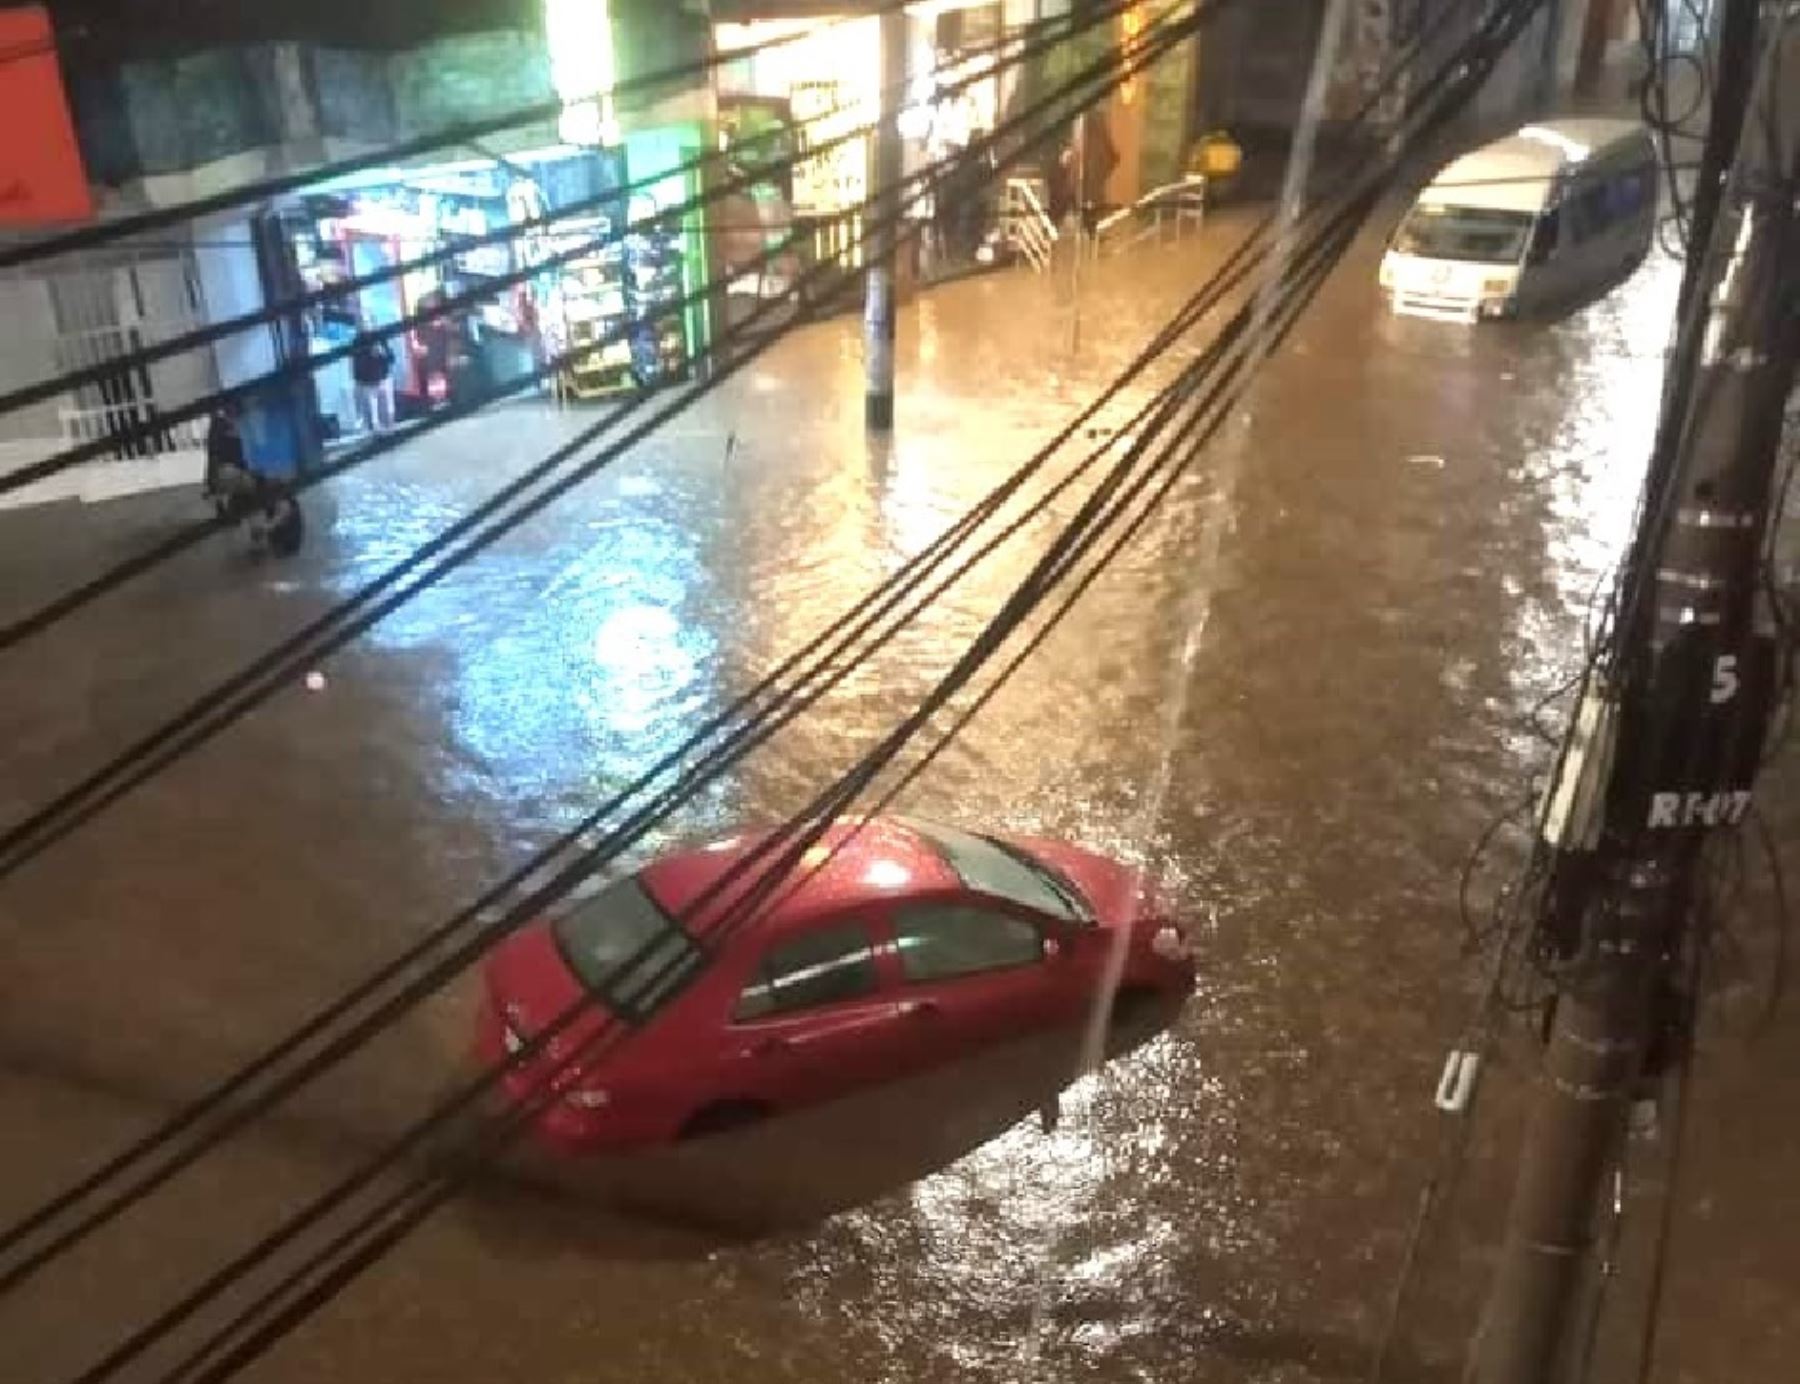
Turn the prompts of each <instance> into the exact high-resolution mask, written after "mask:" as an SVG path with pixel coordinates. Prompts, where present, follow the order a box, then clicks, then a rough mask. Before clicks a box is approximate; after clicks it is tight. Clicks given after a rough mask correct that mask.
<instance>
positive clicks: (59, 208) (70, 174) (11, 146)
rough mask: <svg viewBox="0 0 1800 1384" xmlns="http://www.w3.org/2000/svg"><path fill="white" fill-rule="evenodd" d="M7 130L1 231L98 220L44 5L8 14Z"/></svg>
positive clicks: (2, 23) (1, 157)
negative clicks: (70, 115)
mask: <svg viewBox="0 0 1800 1384" xmlns="http://www.w3.org/2000/svg"><path fill="white" fill-rule="evenodd" d="M0 128H4V129H5V131H6V136H5V138H4V139H0V226H42V225H45V224H49V223H56V222H67V221H85V220H87V219H89V218H90V217H92V216H93V214H94V195H93V192H92V190H91V189H90V188H89V187H88V180H87V169H86V168H85V167H83V165H82V162H81V146H80V145H78V144H77V143H76V142H75V124H74V121H73V120H71V119H70V117H69V101H68V97H67V96H66V95H65V94H64V92H63V84H62V70H61V69H60V68H59V67H58V66H57V63H56V39H55V36H54V35H53V34H52V33H51V30H50V16H49V14H48V12H47V11H45V10H44V8H43V7H42V6H41V5H31V6H28V7H26V8H24V9H16V10H0Z"/></svg>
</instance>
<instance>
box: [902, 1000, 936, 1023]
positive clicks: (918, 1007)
mask: <svg viewBox="0 0 1800 1384" xmlns="http://www.w3.org/2000/svg"><path fill="white" fill-rule="evenodd" d="M943 1012H944V1007H943V1006H942V1005H941V1004H939V1003H938V1002H937V1001H936V1000H906V1001H904V1002H903V1003H902V1004H901V1006H900V1014H901V1017H902V1018H907V1019H935V1018H936V1017H937V1016H938V1015H940V1014H942V1013H943Z"/></svg>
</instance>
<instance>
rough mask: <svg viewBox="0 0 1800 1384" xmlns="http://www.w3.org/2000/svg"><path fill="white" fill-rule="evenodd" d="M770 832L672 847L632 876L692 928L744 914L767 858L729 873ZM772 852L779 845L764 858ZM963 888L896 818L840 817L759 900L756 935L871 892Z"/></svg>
mask: <svg viewBox="0 0 1800 1384" xmlns="http://www.w3.org/2000/svg"><path fill="white" fill-rule="evenodd" d="M770 834H771V833H770V832H768V831H747V832H740V833H738V834H737V835H734V836H728V837H724V838H723V839H721V840H717V841H710V842H707V843H706V844H705V845H701V846H696V847H693V848H691V849H689V850H683V851H677V852H674V853H673V854H670V855H666V856H664V857H662V858H661V859H659V860H656V861H654V862H652V863H651V864H650V865H647V866H645V867H644V869H642V870H640V871H639V872H638V880H639V882H640V883H641V884H642V885H643V886H644V888H645V889H647V890H648V891H649V893H650V896H651V897H652V898H653V899H655V900H656V902H657V903H658V904H660V905H661V906H662V907H663V908H664V909H666V910H667V911H668V912H669V913H671V914H673V915H675V916H676V917H678V918H681V920H682V921H683V923H684V924H685V925H686V926H687V927H688V928H689V930H690V931H694V930H699V931H703V932H704V931H710V930H711V929H712V928H713V927H715V926H718V925H720V924H722V923H726V922H727V921H728V920H731V919H733V918H734V916H735V918H736V919H741V918H742V917H743V915H742V913H741V911H740V909H741V906H742V904H743V903H744V902H745V901H746V900H747V899H748V897H749V895H750V891H751V890H753V889H755V888H756V882H757V880H758V878H759V877H760V875H761V871H762V869H763V868H764V865H765V863H766V862H764V861H758V862H757V864H756V866H754V867H749V868H744V869H742V871H741V873H739V874H738V875H736V876H735V877H734V876H732V873H731V872H732V871H733V868H734V867H740V866H743V863H744V862H745V861H746V860H747V859H748V858H749V857H750V856H751V855H752V853H753V852H754V851H755V850H756V848H757V846H758V845H760V844H762V843H763V842H765V841H767V840H768V838H769V836H770ZM777 855H779V851H777V852H774V853H773V854H772V855H771V856H770V857H768V859H773V858H775V856H777ZM962 887H963V884H962V881H961V880H960V879H959V878H958V877H957V875H956V872H955V871H954V870H952V869H951V868H950V866H949V864H948V863H947V862H946V861H945V860H944V859H943V857H942V856H940V855H939V854H938V853H937V851H936V850H934V849H933V848H932V847H931V846H930V845H929V844H927V843H926V842H925V840H924V839H923V838H921V837H920V836H919V835H918V834H917V833H915V832H913V831H911V830H909V829H908V828H907V827H906V826H905V825H904V824H902V823H901V822H899V821H898V820H896V819H894V818H892V817H874V818H867V819H864V818H854V817H847V818H841V819H839V820H838V821H836V822H833V823H832V824H831V826H829V827H828V828H826V830H825V832H824V834H823V835H822V836H821V837H820V838H819V840H818V842H817V843H815V844H814V845H813V846H812V847H810V848H809V849H808V851H807V853H806V855H805V856H804V857H803V858H802V861H801V864H800V866H799V868H798V869H796V870H795V871H793V872H792V874H791V875H790V877H789V878H788V879H787V880H784V881H783V882H781V883H780V884H778V885H776V886H775V887H774V889H773V891H772V893H770V894H768V895H767V896H765V898H764V899H763V900H762V901H761V902H760V904H759V906H758V907H757V909H756V915H755V922H754V924H753V926H754V928H755V931H756V933H757V934H758V935H759V936H763V937H767V936H771V935H776V934H784V933H787V932H790V931H794V930H797V929H801V928H804V927H807V926H809V925H810V924H812V923H814V922H816V921H818V920H819V919H820V918H822V917H825V916H829V915H835V914H837V913H841V912H843V911H844V910H846V909H850V908H855V907H858V906H860V905H863V904H866V903H869V902H871V901H873V900H876V899H882V898H887V899H894V898H905V897H912V896H917V895H920V894H929V893H937V892H941V891H943V890H948V889H960V888H962ZM690 914H691V916H689V915H690Z"/></svg>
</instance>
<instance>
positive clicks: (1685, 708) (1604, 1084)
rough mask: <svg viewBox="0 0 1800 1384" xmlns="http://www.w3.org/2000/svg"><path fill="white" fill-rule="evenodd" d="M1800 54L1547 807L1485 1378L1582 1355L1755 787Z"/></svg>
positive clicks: (1787, 65) (1776, 103) (1475, 1358)
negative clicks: (1631, 1173) (1517, 1112)
mask: <svg viewBox="0 0 1800 1384" xmlns="http://www.w3.org/2000/svg"><path fill="white" fill-rule="evenodd" d="M1772 22H1779V21H1772ZM1793 27H1796V28H1800V26H1793ZM1784 48H1785V50H1786V51H1785V53H1783V52H1782V51H1781V50H1782V49H1784ZM1796 71H1800V37H1794V38H1790V37H1787V36H1786V35H1777V36H1776V37H1775V38H1774V39H1772V40H1770V42H1769V44H1768V52H1767V54H1765V56H1764V59H1763V62H1762V72H1761V76H1760V79H1759V80H1758V82H1757V85H1756V89H1755V93H1754V95H1753V96H1752V99H1751V118H1750V119H1748V120H1747V121H1745V122H1744V124H1743V134H1742V137H1741V139H1740V141H1739V145H1738V149H1737V153H1736V157H1735V159H1734V160H1733V161H1732V174H1731V180H1730V183H1729V184H1728V186H1727V189H1726V192H1725V195H1724V198H1723V199H1722V201H1721V202H1720V204H1719V208H1718V212H1717V222H1716V226H1715V229H1714V231H1713V235H1712V239H1711V245H1710V247H1707V246H1702V245H1694V246H1692V247H1690V250H1689V253H1690V255H1703V254H1704V255H1706V256H1707V264H1708V266H1709V272H1707V273H1705V274H1704V275H1703V276H1702V278H1701V281H1700V282H1701V288H1700V290H1699V291H1700V293H1702V294H1704V297H1702V298H1701V299H1700V300H1699V305H1700V307H1701V308H1702V309H1703V311H1701V312H1700V313H1699V315H1698V316H1697V317H1696V318H1694V319H1691V320H1690V322H1689V323H1688V324H1687V330H1686V331H1684V333H1683V335H1684V337H1685V338H1686V349H1683V348H1681V347H1678V349H1677V351H1676V353H1675V357H1674V362H1675V367H1676V368H1682V367H1684V366H1685V367H1690V368H1691V369H1692V370H1693V372H1694V374H1695V378H1694V379H1693V380H1692V381H1691V387H1689V388H1685V389H1683V388H1681V387H1680V382H1677V386H1676V387H1674V388H1671V389H1670V390H1669V391H1667V394H1666V401H1665V407H1666V408H1668V409H1669V410H1671V411H1672V414H1671V416H1670V417H1668V418H1666V419H1665V420H1664V427H1663V429H1662V433H1663V437H1664V438H1665V439H1667V446H1668V448H1669V450H1668V454H1667V461H1666V466H1661V467H1660V469H1659V464H1653V467H1652V472H1651V477H1650V482H1649V485H1648V487H1647V491H1646V494H1647V502H1646V505H1645V510H1644V516H1643V518H1642V520H1641V521H1640V527H1639V531H1638V534H1637V536H1636V538H1635V539H1634V542H1633V547H1632V553H1631V557H1630V560H1629V562H1628V565H1627V569H1626V573H1625V578H1624V581H1623V582H1622V584H1621V590H1620V599H1619V606H1618V610H1617V613H1616V617H1615V625H1614V642H1613V643H1612V644H1611V645H1610V646H1609V648H1608V651H1607V654H1606V656H1605V657H1604V659H1603V660H1602V663H1601V666H1600V667H1599V669H1598V670H1597V671H1596V673H1595V674H1594V676H1593V677H1592V678H1591V679H1590V686H1589V687H1588V689H1587V691H1586V693H1585V695H1584V698H1583V702H1582V705H1581V707H1580V708H1579V710H1578V712H1577V716H1576V723H1575V728H1574V732H1573V734H1572V735H1571V737H1570V739H1569V741H1568V742H1567V744H1566V745H1565V748H1564V753H1563V760H1562V763H1561V764H1560V765H1559V766H1558V775H1557V781H1556V784H1555V786H1554V788H1553V791H1552V794H1551V797H1550V800H1549V802H1548V803H1547V806H1546V810H1545V813H1544V817H1543V822H1542V829H1543V832H1544V836H1545V839H1546V840H1547V842H1549V843H1550V844H1551V846H1552V847H1553V848H1554V852H1553V863H1552V874H1551V883H1550V890H1549V894H1548V901H1547V904H1546V911H1545V913H1544V915H1543V916H1542V917H1541V918H1540V920H1539V923H1540V929H1541V930H1540V935H1539V943H1540V946H1541V947H1544V948H1546V949H1547V951H1548V954H1549V955H1550V956H1551V957H1552V958H1553V959H1554V974H1555V975H1556V976H1557V978H1558V980H1559V990H1558V994H1557V998H1556V1005H1555V1010H1554V1014H1553V1018H1552V1022H1551V1026H1550V1036H1549V1046H1548V1049H1547V1051H1546V1053H1545V1057H1544V1064H1543V1073H1542V1077H1541V1080H1540V1084H1539V1087H1538V1090H1537V1094H1536V1099H1535V1105H1534V1109H1533V1113H1532V1117H1531V1123H1530V1127H1529V1129H1528V1130H1527V1135H1526V1144H1525V1150H1524V1154H1523V1158H1522V1163H1521V1167H1520V1170H1519V1177H1518V1183H1517V1187H1516V1190H1515V1194H1514V1201H1513V1207H1512V1214H1511V1218H1510V1221H1509V1224H1508V1227H1507V1232H1506V1239H1505V1243H1504V1245H1503V1248H1502V1251H1501V1257H1500V1264H1499V1268H1498V1272H1497V1276H1496V1280H1495V1283H1494V1287H1493V1295H1492V1297H1491V1298H1490V1300H1489V1303H1488V1308H1487V1311H1486V1313H1485V1315H1484V1318H1483V1321H1482V1326H1481V1330H1480V1332H1479V1334H1478V1336H1477V1338H1476V1341H1475V1343H1474V1348H1473V1350H1472V1353H1471V1359H1470V1364H1469V1368H1468V1372H1467V1375H1466V1378H1467V1379H1468V1380H1469V1381H1470V1384H1551V1381H1555V1380H1558V1379H1560V1378H1563V1377H1565V1375H1564V1373H1563V1371H1564V1368H1565V1363H1566V1360H1567V1355H1566V1352H1567V1351H1568V1349H1569V1338H1570V1335H1571V1332H1570V1326H1571V1325H1572V1323H1573V1322H1574V1321H1575V1319H1576V1317H1577V1316H1578V1311H1577V1305H1578V1302H1579V1300H1580V1297H1581V1291H1580V1290H1581V1288H1582V1286H1583V1280H1584V1274H1585V1271H1586V1269H1587V1268H1588V1263H1587V1250H1588V1241H1589V1236H1590V1234H1591V1231H1592V1227H1593V1225H1594V1224H1595V1219H1596V1212H1597V1209H1598V1207H1599V1204H1600V1196H1601V1190H1602V1186H1603V1183H1604V1180H1605V1177H1606V1174H1607V1173H1608V1171H1609V1169H1610V1168H1611V1167H1612V1166H1613V1164H1614V1161H1615V1159H1616V1157H1617V1155H1618V1151H1619V1146H1620V1141H1621V1140H1622V1139H1623V1138H1624V1137H1625V1122H1626V1116H1627V1112H1628V1108H1629V1103H1630V1101H1631V1099H1632V1097H1633V1096H1634V1095H1636V1094H1638V1093H1641V1092H1643V1091H1644V1090H1645V1089H1646V1083H1647V1082H1649V1081H1651V1080H1653V1079H1654V1078H1656V1077H1658V1076H1660V1075H1662V1073H1661V1072H1660V1071H1659V1070H1658V1069H1657V1068H1658V1065H1659V1064H1658V1062H1657V1052H1658V1050H1659V1049H1660V1050H1661V1051H1662V1052H1663V1053H1665V1054H1666V1053H1667V1051H1669V1050H1670V1049H1672V1048H1673V1049H1679V1048H1680V1046H1681V1045H1682V1044H1683V1043H1684V1042H1685V1041H1686V1028H1685V1025H1686V1023H1687V1021H1688V1020H1689V1019H1690V1017H1691V1009H1692V1001H1693V998H1694V997H1693V996H1692V995H1691V994H1689V993H1687V991H1688V988H1689V984H1690V978H1691V976H1692V974H1693V973H1694V972H1693V970H1692V968H1691V966H1690V965H1689V964H1686V963H1689V962H1691V959H1692V958H1693V956H1694V955H1695V951H1694V949H1695V948H1697V947H1700V946H1702V945H1703V944H1704V938H1702V937H1699V936H1696V935H1694V934H1693V930H1692V927H1691V920H1692V918H1693V916H1694V905H1695V902H1696V897H1697V894H1698V892H1699V890H1701V889H1702V888H1703V887H1704V885H1703V883H1702V881H1701V880H1700V878H1699V874H1698V870H1697V865H1698V862H1699V857H1700V852H1701V850H1702V848H1703V847H1704V846H1705V844H1706V841H1707V838H1708V837H1709V836H1710V835H1711V834H1712V832H1713V831H1714V830H1715V829H1717V828H1722V827H1729V826H1732V825H1735V824H1736V823H1738V822H1740V821H1742V820H1743V817H1744V815H1745V813H1746V812H1747V811H1748V810H1749V805H1750V795H1751V790H1752V787H1753V785H1754V781H1755V777H1756V774H1757V771H1758V768H1759V764H1760V760H1761V756H1762V752H1763V746H1764V740H1765V738H1766V735H1767V731H1768V726H1769V721H1770V717H1771V713H1772V710H1773V702H1774V699H1775V691H1776V676H1775V674H1776V667H1775V656H1776V652H1777V650H1776V642H1775V628H1774V622H1773V620H1772V618H1771V612H1770V610H1769V607H1768V604H1767V600H1766V598H1765V596H1764V595H1763V594H1762V589H1761V581H1760V578H1761V565H1762V559H1763V545H1764V541H1765V537H1766V534H1765V530H1766V529H1767V526H1768V523H1769V521H1770V518H1771V515H1770V509H1771V505H1772V502H1773V499H1774V495H1773V491H1774V484H1775V478H1776V470H1777V462H1778V453H1779V446H1780V441H1781V434H1782V427H1783V421H1784V420H1783V410H1784V407H1785V405H1786V402H1787V399H1788V396H1789V394H1790V393H1791V392H1792V390H1793V387H1794V383H1795V365H1796V360H1797V359H1800V313H1796V311H1795V302H1796V297H1795V295H1796V293H1797V292H1800V220H1797V218H1796V210H1795V190H1796V187H1797V186H1800V101H1797V100H1794V99H1793V92H1792V91H1791V90H1789V91H1788V92H1787V93H1785V96H1786V99H1782V97H1783V93H1782V92H1781V90H1780V86H1781V83H1782V76H1783V74H1784V72H1785V73H1786V74H1790V75H1791V74H1792V73H1794V72H1796ZM1661 461H1662V458H1659V459H1658V463H1661Z"/></svg>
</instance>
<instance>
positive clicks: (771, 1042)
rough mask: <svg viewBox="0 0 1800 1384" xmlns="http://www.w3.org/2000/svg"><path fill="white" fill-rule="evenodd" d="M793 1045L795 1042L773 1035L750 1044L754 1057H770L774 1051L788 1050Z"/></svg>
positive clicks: (751, 1053)
mask: <svg viewBox="0 0 1800 1384" xmlns="http://www.w3.org/2000/svg"><path fill="white" fill-rule="evenodd" d="M792 1046H793V1044H792V1043H790V1042H789V1041H788V1040H787V1039H786V1038H777V1037H773V1036H771V1037H768V1038H758V1039H757V1040H756V1041H755V1042H754V1043H752V1044H751V1045H750V1055H751V1056H752V1057H769V1056H771V1055H772V1054H774V1053H778V1052H786V1051H787V1050H788V1049H789V1048H790V1047H792Z"/></svg>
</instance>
